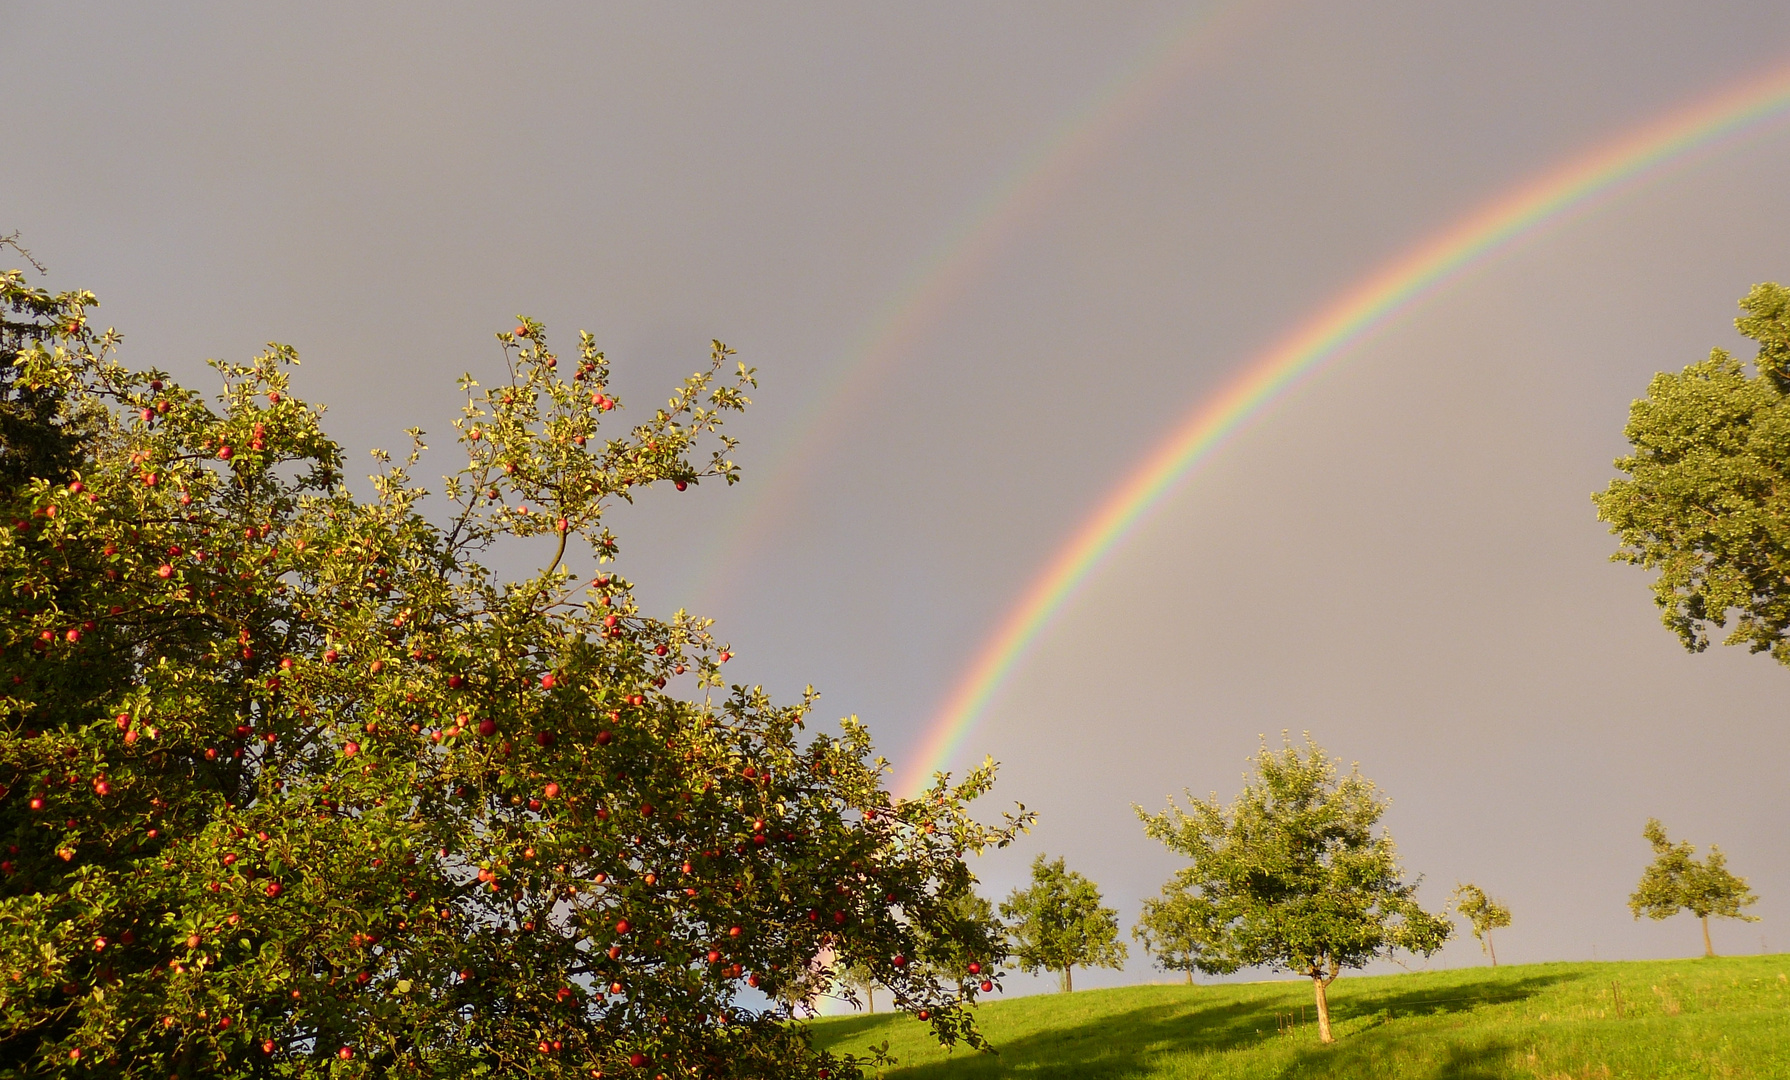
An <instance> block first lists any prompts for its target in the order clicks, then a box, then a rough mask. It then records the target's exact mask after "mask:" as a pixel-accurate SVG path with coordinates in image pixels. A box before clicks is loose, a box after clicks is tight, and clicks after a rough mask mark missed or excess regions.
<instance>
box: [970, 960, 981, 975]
mask: <svg viewBox="0 0 1790 1080" xmlns="http://www.w3.org/2000/svg"><path fill="white" fill-rule="evenodd" d="M970 974H971V975H980V974H982V965H981V964H978V963H977V962H976V961H974V960H971V961H970Z"/></svg>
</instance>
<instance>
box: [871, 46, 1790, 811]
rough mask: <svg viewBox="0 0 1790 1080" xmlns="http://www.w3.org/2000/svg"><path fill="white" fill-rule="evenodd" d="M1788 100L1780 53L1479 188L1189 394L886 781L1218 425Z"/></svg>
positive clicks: (1251, 415) (1760, 120) (988, 677)
mask: <svg viewBox="0 0 1790 1080" xmlns="http://www.w3.org/2000/svg"><path fill="white" fill-rule="evenodd" d="M1787 111H1790V66H1786V67H1781V68H1777V69H1774V70H1773V71H1771V72H1769V73H1768V74H1766V75H1764V76H1763V77H1759V78H1754V79H1752V80H1749V81H1747V82H1744V83H1741V84H1739V85H1735V86H1732V87H1729V88H1727V89H1725V90H1722V91H1720V92H1718V93H1716V94H1713V95H1711V96H1709V97H1706V98H1703V99H1701V100H1699V101H1696V102H1693V103H1692V104H1690V105H1687V106H1683V107H1680V108H1677V109H1674V110H1672V111H1671V112H1669V113H1667V114H1666V115H1664V116H1661V117H1659V118H1657V119H1654V120H1652V121H1650V122H1648V123H1646V124H1643V125H1642V126H1641V127H1639V128H1638V129H1636V130H1633V131H1630V132H1628V133H1626V134H1624V135H1622V136H1620V137H1619V138H1616V139H1614V140H1611V141H1609V142H1606V143H1603V144H1601V145H1598V146H1596V147H1594V148H1593V149H1591V150H1590V151H1589V152H1586V153H1582V154H1580V155H1577V156H1575V157H1573V158H1571V159H1569V160H1568V161H1566V162H1565V163H1564V164H1561V165H1558V166H1556V167H1555V168H1553V169H1550V170H1548V171H1546V172H1544V173H1542V174H1541V175H1539V176H1537V177H1535V178H1534V179H1532V180H1530V181H1528V182H1526V183H1523V184H1520V185H1519V186H1517V187H1516V188H1515V189H1514V190H1511V191H1509V192H1507V193H1505V194H1503V195H1500V196H1499V197H1497V198H1495V199H1492V200H1491V201H1490V202H1488V203H1486V204H1484V205H1483V206H1481V207H1480V208H1478V209H1477V210H1475V211H1473V212H1472V213H1470V214H1468V215H1467V216H1466V217H1464V218H1461V219H1460V220H1459V221H1457V222H1455V223H1454V224H1452V225H1450V226H1448V227H1447V228H1445V229H1442V230H1441V231H1440V232H1438V233H1436V234H1434V235H1433V236H1431V237H1429V238H1428V239H1426V240H1424V241H1423V242H1421V243H1419V244H1417V245H1416V246H1415V247H1413V248H1411V249H1410V250H1408V251H1406V252H1404V253H1403V254H1401V255H1399V256H1398V257H1397V258H1394V259H1393V260H1392V261H1390V262H1389V263H1387V264H1385V265H1384V266H1383V267H1381V268H1380V269H1379V270H1377V271H1376V272H1374V273H1373V274H1371V275H1369V276H1368V277H1367V278H1366V279H1365V280H1362V281H1361V282H1359V283H1358V284H1356V285H1353V286H1351V287H1350V288H1348V289H1346V290H1344V291H1343V292H1342V293H1341V294H1340V295H1338V296H1337V297H1336V298H1335V299H1333V300H1332V301H1331V302H1330V303H1328V304H1326V305H1325V306H1324V307H1322V308H1320V309H1318V310H1317V311H1316V312H1315V313H1313V314H1312V315H1311V316H1310V317H1309V318H1307V319H1306V320H1305V321H1304V322H1303V323H1302V324H1300V325H1299V326H1298V327H1296V328H1295V329H1293V330H1292V331H1291V332H1290V333H1288V334H1287V335H1286V336H1285V337H1283V338H1281V339H1280V340H1279V341H1278V342H1277V343H1275V344H1274V345H1273V346H1271V347H1270V348H1269V349H1268V350H1267V351H1265V352H1263V353H1261V354H1260V355H1258V356H1257V357H1255V358H1254V359H1253V360H1251V361H1250V362H1249V363H1247V364H1246V365H1245V366H1244V367H1243V369H1242V370H1241V371H1239V372H1238V373H1237V375H1236V376H1235V377H1234V378H1232V379H1231V380H1230V382H1228V383H1227V384H1226V385H1224V386H1223V387H1222V388H1220V389H1219V390H1218V391H1217V392H1216V393H1213V394H1212V395H1210V396H1209V397H1207V398H1205V399H1203V400H1201V401H1199V402H1198V403H1197V404H1196V405H1195V406H1194V408H1193V410H1192V411H1191V412H1190V413H1188V414H1187V416H1186V418H1185V419H1183V420H1182V421H1181V422H1180V424H1178V425H1177V426H1176V428H1175V429H1174V431H1173V432H1172V433H1171V434H1170V435H1169V436H1168V437H1167V438H1166V439H1164V440H1163V441H1162V442H1161V443H1160V444H1159V445H1158V446H1156V448H1155V449H1153V450H1152V451H1150V453H1149V454H1148V455H1147V456H1146V457H1145V458H1144V459H1143V460H1142V461H1140V462H1139V463H1138V464H1137V465H1136V466H1134V467H1133V468H1132V470H1131V471H1130V473H1128V474H1127V475H1126V476H1125V478H1124V480H1123V482H1122V483H1120V485H1119V486H1118V487H1117V488H1116V489H1115V490H1114V491H1113V492H1112V493H1111V494H1110V495H1108V496H1107V497H1106V499H1105V500H1104V501H1103V502H1102V503H1101V504H1100V505H1099V506H1098V507H1097V508H1096V509H1095V511H1094V513H1093V514H1092V515H1090V516H1089V517H1088V518H1087V519H1086V521H1085V522H1083V524H1082V525H1081V526H1080V528H1078V529H1077V530H1076V531H1075V533H1074V534H1073V535H1071V536H1070V538H1069V539H1068V541H1067V542H1066V543H1064V544H1063V545H1062V546H1061V547H1060V548H1059V549H1058V550H1057V551H1056V553H1055V554H1054V555H1053V556H1052V557H1051V559H1050V561H1049V562H1048V563H1046V564H1045V566H1044V569H1043V570H1042V572H1040V573H1039V574H1038V575H1037V576H1036V577H1035V578H1034V579H1033V580H1032V582H1031V584H1030V585H1029V586H1027V588H1026V590H1025V592H1024V593H1023V594H1022V595H1021V596H1020V598H1019V601H1018V603H1016V604H1015V605H1014V606H1013V608H1012V610H1011V611H1009V612H1008V614H1007V616H1006V617H1005V618H1004V619H1002V620H1001V622H1000V624H999V626H998V627H997V628H996V629H995V632H994V634H993V635H992V636H991V637H989V638H988V640H987V641H986V643H985V644H984V645H983V646H982V647H981V649H980V650H979V651H978V652H977V653H976V655H975V659H974V660H973V662H972V663H971V664H970V665H969V667H968V668H967V669H966V670H965V671H964V673H963V675H962V676H961V677H960V678H959V680H958V682H957V683H956V685H955V686H954V687H953V689H952V690H951V693H950V696H949V697H947V698H946V699H945V701H944V704H943V706H942V707H941V708H940V709H939V710H938V713H937V714H936V717H935V719H934V720H933V722H932V723H931V725H930V726H929V728H928V729H927V732H926V734H925V735H924V737H923V739H922V742H921V745H920V747H919V749H918V752H917V753H916V755H915V759H914V760H915V763H914V765H912V766H911V767H910V768H909V769H908V771H906V772H905V773H903V774H902V775H901V776H900V778H899V780H898V783H897V785H896V790H897V791H898V792H901V793H903V794H907V795H913V794H917V793H918V792H919V790H920V789H921V788H922V787H923V786H924V785H925V784H926V783H928V782H929V781H930V779H931V777H932V775H933V773H934V772H935V771H936V770H941V769H944V768H945V767H946V766H947V765H948V764H949V763H950V762H951V761H952V760H953V758H954V757H955V756H956V754H957V752H958V751H959V749H960V748H961V747H962V745H963V742H964V739H965V737H966V736H967V735H968V734H969V733H970V732H971V731H972V730H973V729H974V728H975V726H976V723H977V721H978V720H979V719H980V718H981V717H982V715H983V713H984V712H986V711H987V709H988V706H989V704H990V702H992V701H993V700H994V697H995V695H996V694H997V692H998V691H999V690H1000V689H1001V687H1002V685H1003V684H1004V683H1005V682H1006V681H1007V679H1008V677H1009V676H1010V675H1011V674H1012V673H1013V670H1014V668H1015V667H1016V666H1017V664H1018V663H1019V661H1020V659H1021V658H1022V657H1024V656H1025V654H1026V652H1027V651H1028V650H1029V649H1030V647H1031V645H1032V644H1033V643H1034V642H1035V641H1037V640H1038V637H1039V635H1040V634H1042V633H1043V632H1044V630H1045V629H1046V628H1047V627H1049V626H1050V625H1051V622H1052V620H1053V619H1054V618H1055V616H1056V615H1057V614H1058V613H1059V612H1061V611H1062V610H1063V608H1064V606H1065V605H1066V604H1068V603H1069V601H1070V600H1071V599H1072V598H1073V597H1074V596H1075V595H1076V594H1077V592H1078V591H1079V590H1080V589H1081V587H1082V586H1084V585H1085V584H1086V583H1087V581H1088V580H1089V578H1090V576H1091V575H1092V574H1093V573H1094V571H1095V570H1097V569H1098V568H1099V567H1100V566H1101V565H1102V564H1103V563H1104V562H1105V561H1106V560H1107V559H1108V558H1109V557H1110V556H1111V555H1112V553H1113V552H1114V551H1115V550H1116V549H1117V548H1118V547H1119V545H1121V544H1122V543H1123V542H1124V541H1125V539H1126V538H1127V537H1128V536H1130V535H1131V534H1132V533H1133V532H1134V531H1136V529H1137V527H1138V525H1139V524H1140V523H1141V522H1143V521H1144V520H1145V519H1146V518H1148V517H1149V516H1150V514H1151V512H1152V511H1153V510H1155V509H1156V508H1157V507H1158V506H1160V505H1161V504H1162V502H1163V500H1164V499H1165V498H1167V497H1168V495H1169V494H1170V493H1172V492H1173V491H1175V490H1176V489H1177V488H1178V487H1179V486H1180V485H1181V484H1182V482H1183V481H1185V480H1186V479H1187V478H1188V476H1189V475H1191V474H1192V473H1193V471H1194V470H1195V469H1196V468H1198V467H1199V466H1200V465H1201V464H1203V463H1204V462H1206V461H1209V460H1210V459H1211V457H1212V455H1213V453H1214V452H1215V451H1216V450H1217V449H1218V448H1219V447H1220V446H1222V445H1224V442H1225V440H1226V439H1227V438H1229V437H1230V436H1231V435H1233V434H1235V433H1236V432H1237V431H1238V430H1239V429H1240V428H1242V427H1243V426H1244V425H1245V424H1247V423H1248V422H1250V421H1251V420H1254V419H1256V418H1258V417H1259V416H1261V415H1262V413H1263V412H1264V410H1266V409H1267V408H1268V407H1269V406H1270V405H1271V404H1273V403H1274V402H1275V401H1276V400H1278V399H1280V398H1282V397H1284V396H1285V395H1286V394H1287V393H1289V392H1290V391H1291V390H1293V389H1294V388H1295V387H1297V386H1298V385H1300V384H1301V383H1302V382H1303V381H1305V380H1306V379H1308V378H1310V377H1311V376H1313V375H1314V374H1316V373H1317V372H1319V371H1321V370H1323V369H1324V368H1325V367H1326V366H1327V365H1328V364H1331V363H1333V362H1335V361H1336V360H1338V359H1340V358H1341V357H1342V356H1344V355H1346V354H1347V353H1348V352H1349V350H1350V349H1351V348H1353V347H1356V346H1359V345H1360V344H1362V343H1363V342H1364V341H1366V340H1367V339H1368V338H1369V337H1371V336H1372V335H1373V334H1374V333H1375V332H1376V331H1377V330H1379V329H1380V328H1382V327H1384V326H1385V325H1386V324H1387V322H1388V320H1389V319H1391V318H1392V317H1393V316H1395V315H1397V314H1399V313H1400V312H1403V311H1406V310H1408V309H1409V308H1410V307H1411V306H1412V305H1414V304H1416V303H1418V302H1419V301H1421V300H1422V299H1424V298H1425V297H1428V296H1431V295H1434V294H1435V293H1436V291H1437V290H1438V289H1440V288H1441V287H1442V286H1443V285H1444V284H1446V283H1448V282H1450V281H1452V280H1455V279H1456V278H1458V277H1459V275H1460V274H1461V273H1462V272H1463V271H1464V270H1466V269H1467V268H1468V267H1470V266H1473V265H1475V264H1477V263H1480V262H1482V261H1484V260H1486V259H1487V258H1488V257H1490V256H1492V255H1494V254H1496V253H1499V252H1502V251H1506V250H1508V249H1509V248H1510V246H1511V245H1512V244H1513V243H1514V242H1516V241H1517V240H1519V239H1521V238H1523V237H1525V236H1528V235H1531V234H1534V233H1535V232H1536V231H1537V230H1538V229H1540V228H1542V227H1543V226H1548V225H1560V224H1563V223H1564V222H1566V221H1568V220H1571V219H1572V218H1573V217H1574V215H1575V214H1582V213H1584V212H1587V211H1589V210H1590V209H1592V208H1594V207H1595V206H1597V205H1600V204H1601V202H1603V201H1606V200H1608V199H1610V198H1613V197H1615V196H1616V195H1618V194H1620V193H1622V192H1624V191H1626V190H1630V189H1632V188H1633V187H1634V186H1635V185H1637V184H1639V183H1640V182H1642V181H1643V180H1646V179H1650V178H1654V177H1657V176H1658V175H1660V174H1661V173H1663V172H1664V171H1665V169H1666V167H1667V166H1670V165H1688V164H1690V163H1691V162H1694V161H1696V160H1699V159H1701V158H1704V157H1706V156H1708V155H1709V154H1712V153H1714V152H1715V151H1716V150H1718V149H1720V148H1721V147H1722V146H1724V145H1726V144H1729V143H1732V142H1733V141H1735V140H1738V139H1740V138H1742V137H1744V136H1747V135H1750V134H1755V133H1757V132H1760V131H1762V130H1765V129H1766V127H1767V125H1768V124H1769V123H1770V122H1772V121H1775V120H1780V119H1782V118H1783V117H1784V115H1785V114H1786V112H1787Z"/></svg>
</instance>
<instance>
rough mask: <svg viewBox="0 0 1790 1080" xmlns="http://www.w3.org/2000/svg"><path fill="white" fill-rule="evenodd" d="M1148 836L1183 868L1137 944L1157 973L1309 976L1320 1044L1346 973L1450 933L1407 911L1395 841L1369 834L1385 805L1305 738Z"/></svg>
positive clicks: (1150, 829) (1151, 909) (1268, 755)
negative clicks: (1226, 792) (1261, 970)
mask: <svg viewBox="0 0 1790 1080" xmlns="http://www.w3.org/2000/svg"><path fill="white" fill-rule="evenodd" d="M1187 801H1188V804H1189V805H1188V808H1187V809H1186V810H1182V809H1181V808H1180V807H1179V806H1177V805H1174V804H1173V803H1171V804H1170V805H1169V807H1168V808H1167V809H1165V810H1163V811H1162V812H1161V813H1158V814H1147V813H1145V812H1144V810H1143V808H1142V807H1134V809H1135V810H1136V811H1137V815H1138V817H1139V818H1140V819H1142V821H1143V823H1144V829H1145V831H1146V832H1147V833H1148V834H1149V835H1150V836H1153V837H1155V838H1156V839H1158V840H1160V841H1162V843H1163V844H1164V845H1165V846H1167V847H1168V849H1169V850H1170V851H1173V852H1174V853H1175V854H1177V855H1181V856H1184V857H1186V858H1187V859H1189V860H1191V864H1190V865H1189V866H1187V867H1186V868H1185V869H1183V870H1181V871H1179V872H1178V873H1176V875H1175V876H1174V877H1173V878H1172V879H1171V880H1170V881H1169V882H1168V883H1167V884H1166V885H1164V886H1163V888H1162V895H1161V896H1160V897H1159V898H1154V899H1150V900H1146V901H1144V911H1143V916H1142V918H1141V920H1140V923H1139V931H1140V936H1142V937H1143V938H1144V940H1145V941H1146V943H1147V946H1148V947H1149V949H1150V951H1151V952H1152V953H1154V954H1155V955H1156V957H1157V959H1158V962H1159V963H1161V964H1162V965H1163V966H1164V967H1168V968H1170V969H1172V970H1198V971H1203V972H1206V973H1208V974H1229V973H1231V972H1234V971H1237V970H1240V969H1242V968H1246V967H1269V968H1275V969H1279V970H1283V971H1291V972H1295V973H1297V974H1300V975H1303V976H1306V977H1308V978H1310V979H1311V980H1312V985H1313V992H1314V993H1315V995H1316V1000H1317V1008H1318V1029H1319V1036H1320V1038H1322V1039H1323V1041H1325V1042H1330V1041H1331V1040H1332V1036H1331V1031H1330V1010H1329V1004H1328V1000H1327V998H1326V996H1325V989H1326V988H1327V987H1328V986H1329V984H1330V983H1331V981H1332V980H1334V979H1335V978H1336V977H1337V975H1338V974H1339V973H1340V972H1341V971H1342V969H1344V968H1359V967H1362V966H1364V965H1365V964H1367V963H1368V961H1370V960H1373V959H1374V958H1376V957H1380V956H1386V955H1389V954H1390V953H1391V952H1392V951H1393V950H1395V949H1403V950H1405V951H1407V952H1412V953H1417V954H1421V955H1426V956H1427V955H1428V954H1430V953H1432V952H1434V951H1435V950H1437V949H1439V948H1441V947H1442V943H1443V942H1444V941H1446V940H1447V939H1448V936H1449V934H1450V933H1451V932H1452V929H1453V928H1452V926H1451V925H1450V923H1449V922H1448V921H1447V920H1446V919H1445V918H1443V917H1441V916H1438V915H1431V914H1430V913H1428V912H1426V911H1424V910H1423V909H1422V908H1421V907H1419V906H1418V904H1417V901H1416V899H1415V894H1416V891H1417V886H1416V883H1415V882H1412V883H1407V882H1406V881H1404V879H1403V871H1402V870H1401V869H1400V867H1399V862H1398V855H1397V852H1396V850H1395V849H1394V847H1393V843H1392V837H1391V836H1389V835H1387V834H1386V832H1385V831H1384V830H1383V829H1377V828H1376V826H1378V824H1379V821H1380V818H1381V817H1382V816H1383V815H1384V814H1385V812H1386V805H1387V804H1386V800H1385V799H1384V798H1383V797H1382V796H1381V795H1380V793H1379V791H1378V789H1377V788H1375V787H1374V785H1373V783H1372V782H1371V781H1369V780H1368V779H1366V778H1365V777H1363V776H1362V775H1361V774H1360V772H1359V770H1356V769H1351V770H1350V771H1349V773H1348V774H1347V775H1344V776H1338V774H1337V768H1336V763H1335V762H1334V761H1333V760H1332V759H1331V758H1330V757H1329V756H1328V755H1326V754H1325V753H1324V750H1323V748H1322V747H1319V746H1318V745H1317V744H1316V743H1314V742H1312V741H1311V738H1310V737H1309V736H1307V737H1306V742H1305V749H1304V750H1303V752H1302V751H1301V750H1300V748H1299V747H1296V746H1294V745H1293V744H1292V742H1291V740H1290V739H1288V740H1285V741H1284V745H1283V747H1282V749H1281V750H1279V751H1278V752H1276V751H1274V750H1271V749H1269V748H1268V747H1267V746H1266V745H1264V746H1263V747H1262V749H1261V752H1260V753H1259V754H1257V755H1256V757H1255V777H1254V778H1253V780H1251V781H1249V782H1248V783H1246V784H1245V785H1244V788H1243V792H1242V794H1240V795H1238V796H1237V798H1236V800H1235V801H1234V802H1232V803H1231V805H1230V806H1229V807H1226V806H1223V805H1221V804H1220V803H1219V801H1218V797H1217V795H1213V796H1211V797H1210V798H1207V799H1198V798H1195V797H1194V796H1193V795H1192V794H1191V793H1190V794H1189V795H1188V797H1187Z"/></svg>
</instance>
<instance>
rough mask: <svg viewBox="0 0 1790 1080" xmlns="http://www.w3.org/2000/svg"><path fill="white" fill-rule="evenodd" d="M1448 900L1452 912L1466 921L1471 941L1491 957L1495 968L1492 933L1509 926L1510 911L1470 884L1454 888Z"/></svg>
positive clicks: (1495, 950)
mask: <svg viewBox="0 0 1790 1080" xmlns="http://www.w3.org/2000/svg"><path fill="white" fill-rule="evenodd" d="M1449 900H1450V902H1451V903H1452V904H1453V905H1454V910H1456V911H1458V912H1460V913H1461V917H1462V918H1464V919H1466V920H1467V927H1468V929H1470V930H1471V931H1473V939H1474V940H1475V941H1477V942H1479V944H1480V947H1481V948H1483V949H1484V950H1485V952H1486V955H1487V956H1489V957H1491V959H1492V966H1493V967H1497V966H1498V950H1497V949H1495V948H1493V947H1492V931H1493V930H1502V929H1503V928H1504V927H1506V926H1509V925H1510V909H1509V908H1508V907H1505V906H1504V905H1503V904H1501V903H1499V902H1498V901H1496V900H1493V899H1492V898H1491V897H1490V896H1487V895H1486V892H1485V890H1484V889H1482V888H1480V887H1479V886H1477V885H1475V884H1473V883H1472V882H1468V883H1467V884H1465V885H1457V886H1455V889H1454V895H1453V896H1452V897H1450V898H1449Z"/></svg>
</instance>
